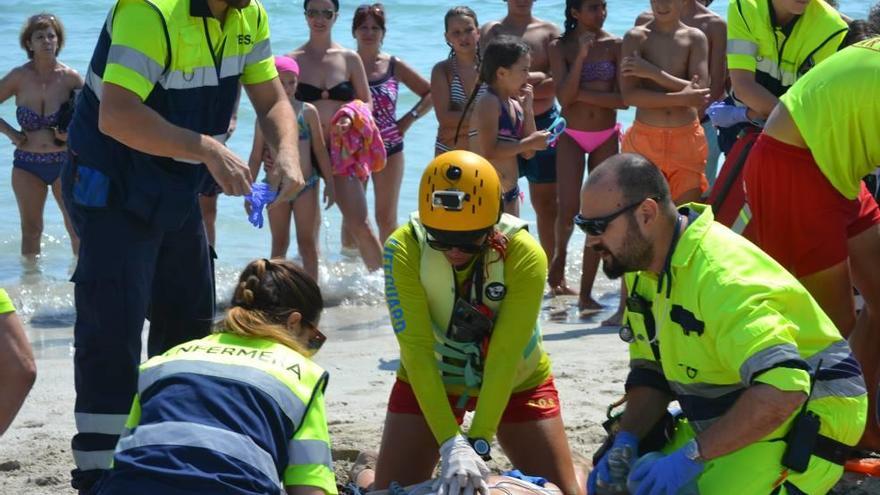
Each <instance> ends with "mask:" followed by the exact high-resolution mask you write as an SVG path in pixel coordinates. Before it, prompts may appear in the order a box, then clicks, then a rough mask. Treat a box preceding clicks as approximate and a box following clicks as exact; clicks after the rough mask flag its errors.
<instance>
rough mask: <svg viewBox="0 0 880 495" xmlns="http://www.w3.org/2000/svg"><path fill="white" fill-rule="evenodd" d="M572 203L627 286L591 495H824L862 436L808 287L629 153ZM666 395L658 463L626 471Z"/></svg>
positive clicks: (853, 376)
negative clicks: (623, 351) (609, 412)
mask: <svg viewBox="0 0 880 495" xmlns="http://www.w3.org/2000/svg"><path fill="white" fill-rule="evenodd" d="M582 198H584V200H583V204H582V206H581V213H580V214H579V215H578V216H577V217H576V219H575V224H576V225H578V226H579V227H580V228H581V229H583V230H584V231H585V233H586V234H587V245H588V247H590V248H592V249H595V250H596V251H598V252H599V254H600V256H601V258H602V261H603V263H604V267H603V268H604V271H605V273H606V274H607V275H608V276H609V277H612V278H616V277H620V276H621V275H624V274H626V286H627V287H629V290H630V292H629V296H628V298H627V304H626V307H627V311H626V313H625V314H624V322H625V323H626V325H627V330H628V331H627V332H621V335H622V336H624V335H625V336H626V339H627V341H628V342H629V343H630V373H629V375H628V377H627V380H626V397H627V407H626V411H625V412H624V413H623V416H622V418H621V419H620V422H619V424H618V426H619V431H617V433H616V435H615V436H614V438H613V439H611V440H610V441H609V442H608V445H610V448H609V449H607V450H606V452H605V454H604V455H602V456H600V457H599V458H598V459H596V468H595V469H594V471H593V473H591V475H590V482H589V484H588V485H589V487H590V488H589V490H590V492H591V493H597V489H598V490H601V489H602V488H603V487H604V488H608V487H610V488H611V489H616V488H618V487H621V486H624V487H625V485H626V483H627V482H629V483H630V484H631V486H630V488H631V489H633V488H635V489H634V490H632V491H633V492H634V493H636V494H637V495H643V494H660V493H663V494H666V493H677V492H678V490H680V489H682V488H684V487H686V486H688V485H692V484H696V485H697V488H698V490H699V493H703V494H721V493H738V494H767V493H774V494H775V493H789V494H800V493H826V492H827V491H828V490H829V489H831V487H832V486H833V485H834V484H835V483H836V482H837V480H838V479H839V478H840V476H841V475H842V474H843V464H844V462H845V461H846V459H847V457H848V454H849V453H850V451H851V446H853V445H855V444H856V442H858V440H859V438H860V436H861V434H862V431H863V429H864V427H865V418H866V411H867V396H866V393H865V384H864V380H863V378H862V376H861V370H860V368H859V365H858V363H857V362H856V360H855V359H854V358H853V356H852V353H851V352H850V348H849V346H848V345H847V343H846V341H845V340H843V339H842V338H841V336H840V334H839V333H838V332H837V329H836V328H835V326H834V323H832V321H831V320H830V319H829V318H828V316H826V315H825V313H824V312H823V311H822V309H821V308H820V307H819V306H818V304H816V302H815V301H814V300H813V299H812V298H811V297H810V295H809V293H808V292H807V291H806V289H804V287H803V286H801V285H800V284H799V283H798V281H797V280H796V279H795V278H794V277H793V276H792V275H791V274H789V273H788V272H787V271H786V270H785V269H784V268H783V267H782V266H780V265H779V264H778V263H776V262H775V261H774V260H773V259H772V258H771V257H770V256H768V255H767V254H765V253H764V252H762V251H761V250H760V249H758V248H757V247H756V246H754V245H753V244H751V243H750V242H748V241H747V240H745V239H743V238H742V237H740V236H738V235H736V234H734V233H733V232H732V231H731V230H729V229H727V228H726V227H724V226H722V225H721V224H719V223H717V222H715V221H714V220H713V216H712V211H711V209H710V208H708V207H706V206H704V205H698V204H693V203H692V204H688V205H685V206H684V207H682V208H681V209H676V207H675V205H674V204H673V202H672V200H671V198H670V193H669V186H668V184H667V183H666V181H665V179H664V178H663V175H662V174H661V173H660V171H659V170H658V169H657V168H656V167H655V166H654V165H653V164H651V162H649V161H648V160H646V159H645V158H643V157H641V156H639V155H634V154H622V155H617V156H615V157H612V158H609V159H608V160H606V161H605V162H604V163H603V164H602V165H600V166H599V167H597V168H596V170H595V171H594V172H593V173H592V174H590V178H589V180H588V181H587V183H586V184H585V185H584V188H583V191H582ZM673 400H677V401H678V403H679V405H680V407H681V410H682V413H681V414H680V415H679V416H678V421H677V423H676V422H675V421H673V422H672V424H673V425H674V427H672V428H669V429H668V430H667V431H668V435H667V437H666V440H668V441H667V443H666V445H665V446H663V447H662V448H661V449H660V450H661V451H662V453H663V454H666V455H663V456H652V458H650V459H645V460H644V461H643V462H639V463H638V464H639V465H638V466H636V467H635V469H633V466H634V465H635V463H636V458H637V456H638V455H644V454H645V453H646V450H648V447H647V445H646V444H645V442H642V440H644V439H645V438H646V436H647V435H648V434H649V433H650V432H651V430H652V429H653V428H654V426H655V425H656V424H657V423H658V421H659V420H660V419H661V418H663V417H664V416H665V415H666V414H667V408H668V406H669V403H670V402H671V401H673ZM661 443H662V442H661ZM746 473H747V475H746ZM632 485H637V487H636V486H632Z"/></svg>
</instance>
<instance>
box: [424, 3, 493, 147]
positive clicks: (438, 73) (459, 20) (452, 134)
mask: <svg viewBox="0 0 880 495" xmlns="http://www.w3.org/2000/svg"><path fill="white" fill-rule="evenodd" d="M443 24H444V26H445V27H446V34H445V37H446V44H447V45H449V56H448V57H447V58H446V60H442V61H440V62H438V63H437V64H436V65H435V66H434V68H433V69H432V70H431V98H432V100H433V102H434V114H435V115H436V117H437V123H438V124H439V127H438V128H437V140H436V142H435V143H434V156H437V155H439V154H441V153H445V152H447V151H450V150H453V149H465V148H467V140H466V139H465V138H466V136H465V135H464V134H462V135H459V134H460V133H467V126H465V127H464V128H463V129H462V128H461V127H460V126H459V129H458V130H456V126H457V125H458V123H459V122H460V121H461V120H462V119H464V120H465V121H467V119H469V118H470V115H469V114H468V113H467V112H465V103H466V102H467V99H468V95H470V94H471V93H473V92H474V90H475V89H476V91H477V92H478V94H483V93H485V92H486V86H484V85H481V84H480V83H479V81H478V79H479V69H478V66H479V65H480V50H479V44H480V23H479V21H477V14H476V13H474V11H473V10H472V9H471V8H470V7H466V6H460V7H453V8H451V9H449V10H448V11H447V12H446V16H445V17H444V18H443Z"/></svg>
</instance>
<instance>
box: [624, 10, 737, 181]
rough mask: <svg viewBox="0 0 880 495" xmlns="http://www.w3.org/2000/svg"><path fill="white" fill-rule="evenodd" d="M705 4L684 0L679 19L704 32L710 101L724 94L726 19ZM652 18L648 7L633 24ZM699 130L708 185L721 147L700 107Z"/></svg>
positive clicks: (712, 179) (725, 80) (647, 21)
mask: <svg viewBox="0 0 880 495" xmlns="http://www.w3.org/2000/svg"><path fill="white" fill-rule="evenodd" d="M707 7H708V5H703V4H702V3H700V2H699V1H697V0H685V2H684V9H683V10H682V12H681V22H682V23H684V24H686V25H688V26H690V27H695V28H697V29H699V30H700V31H702V32H703V34H705V35H706V39H707V40H708V42H709V81H708V85H707V86H708V87H709V94H710V96H711V101H719V100H721V99H723V98H724V93H725V86H726V82H727V23H726V22H724V18H722V17H721V16H720V15H718V14H716V13H715V12H712V11H711V10H709V9H708V8H707ZM653 19H654V14H652V13H651V11H647V12H642V13H641V14H640V15H639V17H638V18H637V19H636V26H644V25H645V24H647V23H649V22H651V21H652V20H653ZM700 110H701V111H700V117H701V121H700V122H701V123H702V124H703V132H705V133H706V141H707V142H708V144H709V159H708V163H707V164H706V178H707V179H708V180H709V185H710V186H711V185H712V183H713V182H714V179H715V175H716V174H717V172H718V157H719V154H720V152H721V150H720V149H719V148H718V132H717V131H716V130H715V127H714V126H713V125H712V122H711V121H710V120H709V118H708V116H706V115H705V114H704V113H703V109H700Z"/></svg>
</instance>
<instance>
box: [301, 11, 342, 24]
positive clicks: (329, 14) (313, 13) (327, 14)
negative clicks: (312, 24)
mask: <svg viewBox="0 0 880 495" xmlns="http://www.w3.org/2000/svg"><path fill="white" fill-rule="evenodd" d="M334 15H336V12H334V11H332V10H330V9H306V17H308V18H309V19H317V18H318V17H324V19H326V20H328V21H329V20H331V19H333V16H334Z"/></svg>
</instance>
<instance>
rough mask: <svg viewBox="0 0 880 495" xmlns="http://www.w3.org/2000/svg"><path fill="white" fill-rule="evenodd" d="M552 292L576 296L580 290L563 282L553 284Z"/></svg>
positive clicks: (555, 294) (558, 294)
mask: <svg viewBox="0 0 880 495" xmlns="http://www.w3.org/2000/svg"><path fill="white" fill-rule="evenodd" d="M550 294H552V295H554V296H576V295H578V292H577V291H576V290H574V289H572V288H571V287H569V286H568V285H566V284H565V283H564V282H563V283H562V284H561V285H556V286H553V285H551V286H550Z"/></svg>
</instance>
